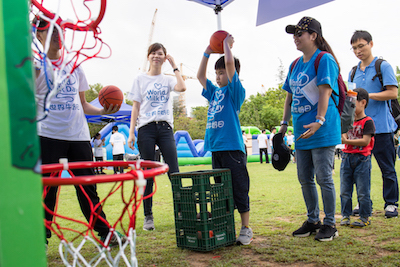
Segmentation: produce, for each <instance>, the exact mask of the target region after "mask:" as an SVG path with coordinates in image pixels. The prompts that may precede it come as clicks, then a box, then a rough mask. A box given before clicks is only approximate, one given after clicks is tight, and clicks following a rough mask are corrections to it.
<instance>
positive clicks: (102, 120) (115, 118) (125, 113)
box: [86, 98, 132, 124]
mask: <svg viewBox="0 0 400 267" xmlns="http://www.w3.org/2000/svg"><path fill="white" fill-rule="evenodd" d="M90 104H92V105H93V106H95V107H97V108H103V107H102V106H101V105H100V103H99V99H98V98H96V99H95V100H93V101H92V102H90ZM131 112H132V106H130V105H128V104H126V103H122V105H121V108H120V109H119V110H118V112H116V113H114V114H108V115H86V119H87V121H88V122H90V123H98V124H107V123H109V122H120V123H126V124H130V123H131Z"/></svg>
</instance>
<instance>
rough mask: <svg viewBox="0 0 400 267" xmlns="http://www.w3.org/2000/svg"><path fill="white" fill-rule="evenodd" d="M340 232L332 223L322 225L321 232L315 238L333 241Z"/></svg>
mask: <svg viewBox="0 0 400 267" xmlns="http://www.w3.org/2000/svg"><path fill="white" fill-rule="evenodd" d="M338 236H339V232H338V231H337V229H336V227H335V226H330V225H325V224H323V225H321V228H320V229H319V232H318V233H317V235H316V236H315V240H318V241H332V240H333V238H335V237H338Z"/></svg>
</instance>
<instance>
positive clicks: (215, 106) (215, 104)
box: [207, 90, 225, 121]
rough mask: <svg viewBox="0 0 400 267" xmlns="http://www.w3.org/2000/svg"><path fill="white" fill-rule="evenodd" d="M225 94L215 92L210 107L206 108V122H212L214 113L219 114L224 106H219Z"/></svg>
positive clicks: (218, 91)
mask: <svg viewBox="0 0 400 267" xmlns="http://www.w3.org/2000/svg"><path fill="white" fill-rule="evenodd" d="M224 98H225V94H223V93H222V90H217V91H215V98H214V99H213V100H212V101H211V102H210V107H209V108H208V114H207V115H208V120H209V121H211V120H214V116H215V114H216V113H220V112H221V111H222V110H223V109H224V106H223V105H221V102H222V100H224Z"/></svg>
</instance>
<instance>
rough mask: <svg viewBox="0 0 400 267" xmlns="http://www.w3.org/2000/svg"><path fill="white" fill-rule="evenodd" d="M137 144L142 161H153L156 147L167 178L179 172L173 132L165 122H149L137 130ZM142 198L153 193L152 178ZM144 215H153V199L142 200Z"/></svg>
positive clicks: (148, 180) (149, 179)
mask: <svg viewBox="0 0 400 267" xmlns="http://www.w3.org/2000/svg"><path fill="white" fill-rule="evenodd" d="M137 144H138V147H139V152H140V157H141V158H142V159H144V160H155V158H156V151H155V147H156V145H158V147H159V148H160V151H161V154H162V155H163V158H164V161H165V163H167V164H168V166H169V171H168V177H169V175H170V174H171V173H175V172H179V166H178V155H177V152H176V145H175V138H174V130H173V129H172V127H171V126H170V125H169V124H168V123H167V122H165V121H159V122H151V123H149V124H146V125H144V126H142V127H140V128H139V131H138V139H137ZM146 180H147V184H146V189H145V191H144V196H148V195H150V194H151V193H153V184H154V180H153V178H148V179H146ZM143 210H144V215H145V216H148V215H152V214H153V198H147V199H144V200H143Z"/></svg>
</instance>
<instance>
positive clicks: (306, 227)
mask: <svg viewBox="0 0 400 267" xmlns="http://www.w3.org/2000/svg"><path fill="white" fill-rule="evenodd" d="M319 228H321V222H320V221H318V223H317V224H314V223H310V222H308V221H305V222H304V223H303V225H302V226H301V227H300V228H299V229H297V230H296V231H294V232H293V233H292V235H293V236H296V237H306V236H309V235H311V234H312V233H316V232H317V231H318V229H319Z"/></svg>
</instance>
